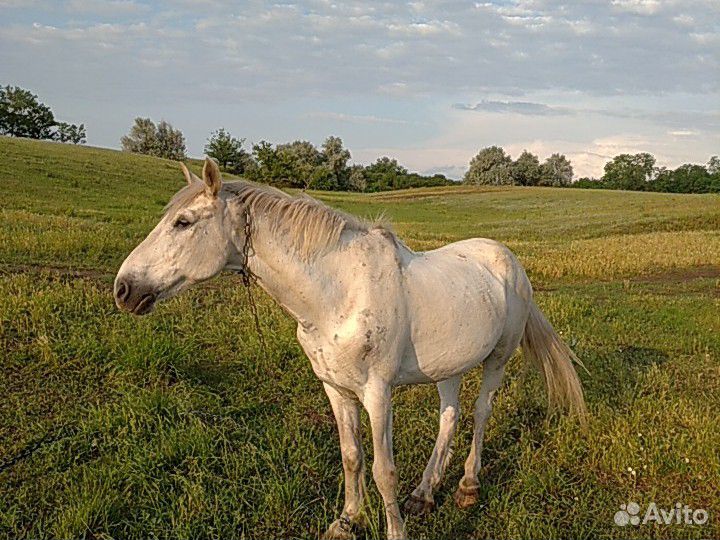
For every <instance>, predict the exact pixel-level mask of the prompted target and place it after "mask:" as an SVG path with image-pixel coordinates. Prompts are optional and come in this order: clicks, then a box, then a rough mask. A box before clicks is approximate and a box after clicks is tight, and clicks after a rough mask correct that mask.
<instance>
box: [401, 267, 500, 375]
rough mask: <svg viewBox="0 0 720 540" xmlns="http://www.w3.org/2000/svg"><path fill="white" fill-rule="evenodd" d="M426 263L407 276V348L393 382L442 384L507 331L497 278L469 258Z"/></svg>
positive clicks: (477, 360) (482, 356)
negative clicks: (408, 326) (409, 341)
mask: <svg viewBox="0 0 720 540" xmlns="http://www.w3.org/2000/svg"><path fill="white" fill-rule="evenodd" d="M436 259H440V258H439V257H436ZM426 262H427V264H425V265H422V266H421V265H417V268H415V269H412V268H411V269H410V270H411V272H410V273H409V278H410V279H408V316H409V319H410V326H411V328H410V336H411V344H410V346H409V348H408V350H407V352H406V354H405V355H404V357H403V361H402V364H401V367H400V373H399V374H398V378H397V384H411V383H418V382H433V381H441V380H445V379H447V378H450V377H452V376H454V375H457V374H459V373H464V372H465V371H468V370H470V369H472V368H473V367H475V366H477V365H478V364H479V363H480V362H482V361H483V360H484V359H485V358H487V356H488V355H489V354H490V353H491V352H492V351H493V349H494V348H495V346H496V345H497V342H498V340H499V339H500V336H501V335H502V332H503V329H504V327H505V322H506V321H505V319H506V313H507V310H506V299H505V286H504V283H503V282H502V280H501V279H498V277H497V276H495V275H493V274H492V273H491V272H490V271H489V270H488V269H487V268H485V267H484V266H482V265H480V264H478V263H477V261H476V260H472V259H470V258H462V257H453V258H449V260H446V259H442V260H434V261H433V260H432V259H431V260H428V261H426Z"/></svg>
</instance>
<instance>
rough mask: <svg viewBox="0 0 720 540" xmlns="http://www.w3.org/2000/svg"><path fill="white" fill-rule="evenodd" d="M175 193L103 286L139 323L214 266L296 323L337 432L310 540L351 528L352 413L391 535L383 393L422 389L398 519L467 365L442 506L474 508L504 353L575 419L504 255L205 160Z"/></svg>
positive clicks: (447, 425) (564, 363)
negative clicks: (413, 470) (427, 247)
mask: <svg viewBox="0 0 720 540" xmlns="http://www.w3.org/2000/svg"><path fill="white" fill-rule="evenodd" d="M183 171H184V173H185V177H186V180H187V182H188V185H187V186H186V187H185V188H183V189H182V190H180V191H179V192H178V193H177V194H176V195H175V197H174V198H173V199H172V200H171V202H170V204H169V205H168V207H167V209H166V212H165V215H164V217H163V218H162V219H161V220H160V222H159V223H158V224H157V226H156V227H155V228H154V229H153V230H152V232H151V233H150V234H149V235H148V237H147V238H146V239H145V240H144V241H143V242H142V243H141V244H140V245H139V246H137V247H136V248H135V250H134V251H133V252H132V253H131V254H130V255H129V256H128V258H127V259H126V260H125V262H124V263H123V264H122V267H121V268H120V270H119V272H118V275H117V278H116V280H115V289H114V292H115V300H116V303H117V305H118V307H119V308H121V309H123V310H126V311H129V312H131V313H134V314H136V315H143V314H145V313H148V312H149V311H151V309H152V308H153V306H154V305H155V304H156V303H157V302H159V301H161V300H166V299H168V298H170V297H172V296H173V295H175V294H177V293H179V292H180V291H182V290H184V289H186V288H188V287H190V286H192V285H194V284H196V283H200V282H202V281H205V280H208V279H210V278H212V277H213V276H216V275H217V274H218V273H220V272H221V271H222V270H223V269H231V270H235V271H240V272H246V273H250V274H252V275H253V276H254V277H255V279H256V280H257V283H258V284H259V285H260V286H261V287H262V288H263V289H264V290H265V291H266V292H267V293H268V294H269V295H270V296H272V297H273V298H274V299H275V300H276V301H277V302H278V303H279V304H280V305H281V306H282V307H283V308H285V310H287V312H288V313H290V314H291V315H292V317H293V318H294V319H295V320H296V321H297V323H298V326H297V339H298V341H299V342H300V345H301V346H302V348H303V350H304V351H305V353H306V354H307V356H308V358H309V359H310V362H311V363H312V368H313V370H314V372H315V374H316V375H317V376H318V378H319V379H320V380H321V381H322V383H323V385H324V387H325V392H326V393H327V396H328V398H329V400H330V404H331V406H332V409H333V412H334V413H335V419H336V420H337V425H338V430H339V433H340V448H341V452H342V462H343V469H344V472H345V505H344V508H343V511H342V514H341V516H340V518H339V519H337V520H336V521H334V522H333V523H332V524H331V525H330V527H329V529H328V530H327V532H326V533H325V537H326V538H350V537H351V534H352V533H351V528H352V526H353V525H360V526H361V525H362V524H363V522H364V515H363V498H364V491H365V488H364V464H363V451H362V448H361V436H360V409H359V406H360V405H361V404H362V406H363V407H364V408H365V409H366V410H367V412H368V415H369V419H370V425H371V428H372V441H373V449H374V456H375V459H374V463H373V466H372V473H373V478H374V479H375V483H376V485H377V488H378V490H379V492H380V495H381V496H382V498H383V501H384V503H385V511H386V519H387V536H388V537H389V538H392V539H396V538H405V537H406V535H405V526H404V523H403V519H402V517H401V515H400V508H399V505H398V496H397V483H398V478H397V473H396V469H395V464H394V461H393V451H392V409H391V402H390V395H391V392H392V388H393V387H394V386H397V385H401V384H418V383H429V382H432V383H436V384H437V389H438V392H439V394H440V431H439V434H438V437H437V442H436V443H435V448H434V450H433V453H432V456H431V457H430V461H429V462H428V464H427V467H426V468H425V472H424V473H423V477H422V481H421V482H420V484H419V485H418V486H417V488H416V489H415V490H414V491H413V493H412V495H411V496H410V498H409V499H408V501H407V503H406V505H405V508H406V510H407V511H416V512H417V511H427V510H430V509H432V507H433V506H434V501H433V491H434V490H435V489H436V488H437V487H438V485H439V484H440V481H441V479H442V476H443V473H444V471H445V468H446V467H447V464H448V461H449V457H450V445H451V441H452V438H453V434H454V432H455V426H456V425H457V421H458V416H459V414H460V409H459V405H458V389H459V387H460V380H461V378H462V376H463V374H465V373H467V372H468V371H469V370H471V369H472V368H474V367H476V366H478V365H479V364H481V363H483V364H484V368H483V380H482V386H481V389H480V395H479V396H478V398H477V401H476V402H475V412H474V419H475V431H474V435H473V441H472V447H471V450H470V455H469V456H468V458H467V461H466V462H465V475H464V476H463V478H462V480H461V481H460V485H459V487H458V489H457V491H456V493H455V501H456V503H457V504H458V505H459V506H460V507H462V508H464V507H467V506H470V505H471V504H473V503H474V502H476V500H477V499H478V492H479V489H478V488H479V482H478V472H479V470H480V452H481V449H482V442H483V432H484V429H485V424H486V422H487V420H488V417H489V416H490V412H491V408H492V402H493V397H494V395H495V393H496V391H497V389H498V388H499V386H500V382H501V380H502V377H503V371H504V366H505V363H506V362H507V360H508V359H509V358H510V356H511V355H512V354H513V352H514V351H515V349H516V348H517V347H518V345H519V344H520V343H522V347H523V350H524V352H525V354H526V355H527V356H529V358H530V359H531V360H532V361H533V362H534V363H535V364H536V365H537V366H538V367H539V368H540V370H541V371H542V373H543V375H544V378H545V381H546V383H547V388H548V393H549V401H550V403H551V404H559V405H563V406H565V407H566V408H569V409H570V410H571V411H572V412H575V413H577V414H579V415H581V416H582V415H583V414H584V410H585V408H584V402H583V395H582V387H581V385H580V381H579V379H578V376H577V374H576V372H575V369H574V368H573V365H572V362H573V360H577V359H576V358H575V356H574V354H573V353H572V352H571V351H570V349H569V348H568V347H567V346H566V345H565V344H564V343H563V341H562V340H561V339H560V338H559V337H558V335H557V334H556V333H555V331H554V330H553V329H552V327H551V326H550V324H549V323H548V321H547V320H546V319H545V317H544V316H543V315H542V313H541V312H540V311H539V310H538V308H537V306H536V305H535V303H534V302H533V299H532V288H531V286H530V282H529V281H528V278H527V275H526V274H525V271H524V270H523V268H522V266H521V265H520V263H519V262H518V260H517V259H516V258H515V256H514V255H513V254H512V253H511V252H510V251H509V250H508V249H507V248H506V247H504V246H503V245H501V244H499V243H498V242H494V241H492V240H485V239H470V240H464V241H462V242H456V243H454V244H450V245H447V246H445V247H442V248H440V249H436V250H434V251H429V252H425V253H416V252H413V251H412V250H410V249H409V248H407V247H406V246H405V245H404V244H403V243H402V242H401V241H400V240H398V238H397V237H396V236H395V235H394V234H393V233H392V232H390V231H389V230H387V229H386V228H383V227H382V226H376V225H372V224H369V223H366V222H363V221H360V220H358V219H356V218H354V217H351V216H349V215H346V214H343V213H341V212H338V211H335V210H333V209H330V208H328V207H327V206H325V205H323V204H321V203H319V202H317V201H315V200H314V199H311V198H310V197H305V196H302V197H292V196H289V195H287V194H285V193H283V192H281V191H278V190H275V189H272V188H268V187H264V186H257V185H254V184H250V183H247V182H233V183H226V184H223V183H222V180H221V174H220V171H219V169H218V167H217V165H216V164H215V162H214V161H212V160H210V159H206V161H205V164H204V167H203V179H202V180H201V179H199V178H197V177H196V176H195V175H193V174H192V173H190V172H189V171H188V170H187V168H186V167H185V166H184V165H183Z"/></svg>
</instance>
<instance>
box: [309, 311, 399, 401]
mask: <svg viewBox="0 0 720 540" xmlns="http://www.w3.org/2000/svg"><path fill="white" fill-rule="evenodd" d="M373 315H374V314H370V313H367V310H363V311H362V312H361V313H358V314H356V316H353V317H350V318H346V319H343V321H339V322H338V324H333V325H329V326H328V327H326V328H323V329H319V328H317V327H315V326H314V325H308V324H306V325H303V324H302V323H301V324H299V325H298V329H297V339H298V342H299V343H300V345H301V347H302V348H303V350H304V351H305V354H306V355H307V357H308V358H309V359H310V363H311V365H312V368H313V371H314V372H315V375H316V376H317V377H318V378H319V379H320V380H321V381H324V382H327V383H331V384H333V385H336V386H340V387H343V388H347V389H349V390H354V391H358V392H361V391H362V388H363V387H364V385H365V383H366V382H367V380H368V377H369V376H379V377H381V378H386V379H387V380H391V379H392V378H393V377H394V374H395V372H396V371H397V369H399V364H400V359H399V357H398V355H396V354H392V353H391V350H393V348H394V345H396V342H397V339H396V338H397V329H396V328H395V327H394V325H392V324H386V323H385V322H384V321H383V320H382V319H380V320H379V319H377V318H375V317H374V316H373ZM383 319H384V318H383Z"/></svg>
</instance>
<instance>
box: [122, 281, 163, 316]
mask: <svg viewBox="0 0 720 540" xmlns="http://www.w3.org/2000/svg"><path fill="white" fill-rule="evenodd" d="M114 294H115V305H116V306H117V307H118V308H120V309H121V310H123V311H127V312H129V313H132V314H133V315H145V314H147V313H150V312H151V311H152V309H153V307H154V306H155V301H156V300H157V293H155V292H154V291H153V290H151V289H150V288H149V287H147V286H143V285H141V284H138V283H133V281H132V280H130V279H126V278H119V277H118V279H116V280H115V290H114Z"/></svg>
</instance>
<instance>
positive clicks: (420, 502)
mask: <svg viewBox="0 0 720 540" xmlns="http://www.w3.org/2000/svg"><path fill="white" fill-rule="evenodd" d="M433 510H435V502H434V501H428V500H425V499H423V498H420V497H416V496H415V495H410V498H409V499H408V500H407V501H405V513H406V514H415V515H418V514H429V513H430V512H432V511H433Z"/></svg>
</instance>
